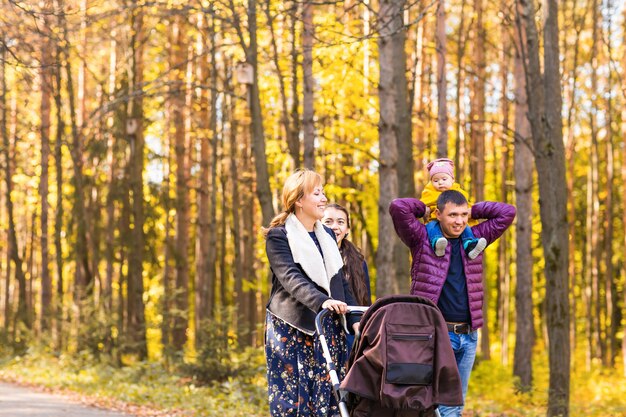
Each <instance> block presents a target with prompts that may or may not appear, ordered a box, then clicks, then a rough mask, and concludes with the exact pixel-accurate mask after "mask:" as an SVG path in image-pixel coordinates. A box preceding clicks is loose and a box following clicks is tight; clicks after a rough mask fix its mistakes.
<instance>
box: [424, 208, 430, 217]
mask: <svg viewBox="0 0 626 417" xmlns="http://www.w3.org/2000/svg"><path fill="white" fill-rule="evenodd" d="M424 218H425V219H429V218H430V208H429V207H426V211H425V212H424Z"/></svg>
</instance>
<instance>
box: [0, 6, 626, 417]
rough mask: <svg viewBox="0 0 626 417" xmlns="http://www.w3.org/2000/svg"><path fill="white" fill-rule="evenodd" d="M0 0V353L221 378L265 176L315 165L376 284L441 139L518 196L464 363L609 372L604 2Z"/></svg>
mask: <svg viewBox="0 0 626 417" xmlns="http://www.w3.org/2000/svg"><path fill="white" fill-rule="evenodd" d="M1 4H2V8H1V12H2V13H1V15H0V135H1V143H0V150H1V155H0V161H1V162H0V168H1V172H0V191H1V192H0V352H3V353H5V354H7V355H10V356H13V355H23V354H25V353H26V352H28V351H29V350H30V351H32V350H33V349H35V348H37V349H42V350H44V351H47V352H51V353H53V354H54V355H57V356H58V355H69V356H75V357H80V356H81V355H89V357H90V358H92V359H94V360H96V361H98V360H99V361H103V362H105V361H106V362H107V363H112V364H114V366H115V367H124V366H128V365H130V364H132V363H137V362H140V363H159V364H164V366H166V367H167V368H168V369H174V368H176V369H179V368H180V369H187V370H188V371H189V372H190V373H191V374H192V375H194V378H199V379H200V380H201V381H203V382H207V381H213V380H224V379H225V378H229V377H231V376H233V375H235V374H236V373H237V372H242V367H243V366H244V365H245V363H246V362H248V363H251V362H254V361H253V360H250V361H248V359H249V356H246V355H255V352H256V354H259V353H260V352H262V350H261V349H260V346H261V345H262V344H263V328H262V323H263V319H264V314H265V309H264V307H265V302H266V301H267V295H268V292H269V285H270V283H269V282H268V272H269V268H268V265H267V260H266V257H265V252H264V251H265V246H264V242H263V238H262V236H261V234H260V231H261V227H262V226H264V225H268V224H269V220H270V219H271V217H272V216H273V215H274V214H276V213H278V212H279V211H280V209H281V207H280V202H279V200H280V192H281V189H282V183H283V181H284V179H285V178H286V177H287V176H288V175H289V174H290V173H292V172H293V171H294V170H295V169H297V168H299V167H309V168H312V169H314V170H316V171H318V172H319V173H320V174H322V176H323V177H324V180H325V191H326V194H327V196H328V198H329V200H330V201H331V202H337V203H339V204H342V205H344V206H346V207H347V208H348V209H349V211H350V215H351V220H352V231H351V234H350V238H351V240H352V241H353V242H354V243H355V244H356V245H357V246H358V247H360V248H361V250H362V251H363V253H364V255H365V256H366V260H367V263H368V266H369V270H370V275H371V277H372V288H373V289H374V291H373V292H374V297H373V298H376V297H380V296H383V295H387V294H393V293H402V292H407V291H408V285H409V279H410V278H409V265H410V263H409V254H408V251H407V249H406V248H404V247H403V246H402V244H401V243H399V241H398V240H397V238H396V237H395V233H394V232H393V228H392V227H391V226H390V224H391V223H390V219H389V216H388V214H387V207H388V204H389V202H390V201H391V199H393V198H395V197H400V196H415V197H419V195H420V193H421V190H422V188H423V187H424V185H425V184H426V182H427V181H428V176H427V172H426V170H425V165H426V163H427V162H428V161H429V160H432V159H434V158H436V157H441V156H448V157H449V158H451V159H453V160H454V161H455V174H456V180H457V181H458V182H459V183H461V185H462V186H463V187H464V188H465V189H466V190H467V191H468V192H469V194H470V198H471V200H472V201H482V200H492V201H505V202H508V203H511V204H514V205H516V206H517V209H518V216H517V219H516V223H515V225H514V226H513V227H511V229H510V230H509V231H507V233H506V234H505V235H504V236H503V237H502V238H501V239H500V240H499V241H498V242H497V243H496V244H495V245H493V246H492V247H490V248H489V249H487V252H486V253H487V254H486V256H485V261H484V265H485V284H486V294H485V300H486V304H485V311H486V314H487V316H486V318H487V319H486V326H485V327H484V328H483V329H482V331H481V342H480V352H479V361H492V362H491V363H497V364H498V366H501V367H502V369H504V370H505V371H504V372H505V373H507V374H511V373H512V374H514V375H515V377H516V378H517V379H516V381H517V382H516V384H517V385H516V387H517V389H518V390H519V392H525V391H528V390H531V389H532V387H533V384H537V383H538V382H537V381H538V380H541V379H542V378H544V377H545V378H544V379H547V378H548V376H546V375H547V374H549V373H550V372H551V374H552V375H551V377H552V378H554V376H555V375H560V377H562V378H565V379H559V378H556V379H555V381H556V382H553V383H555V384H559V383H567V384H566V390H567V387H569V375H570V369H576V370H585V371H588V372H600V373H601V374H602V373H604V372H607V373H613V374H615V375H618V380H619V378H620V377H621V378H624V377H623V375H624V372H625V370H624V368H625V366H624V363H625V362H626V332H625V330H624V328H625V326H626V316H625V314H624V313H626V42H625V41H626V8H625V7H624V3H623V1H621V0H564V1H560V2H556V1H554V0H550V1H546V2H543V3H534V2H533V1H529V0H518V1H517V2H516V1H514V0H499V1H486V0H416V1H402V0H346V1H314V0H302V1H297V0H285V1H275V0H260V1H249V2H246V1H241V0H208V1H206V0H189V1H179V0H172V1H164V0H156V1H148V0H136V1H131V0H107V1H102V0H41V1H19V0H3V1H2V3H1ZM533 28H534V30H535V32H534V33H535V35H537V36H536V37H533V36H532V33H533V32H532V30H533ZM533 48H534V49H533ZM541 106H542V107H541ZM550 114H552V115H555V114H556V118H550V117H547V116H546V115H548V116H549V115H550ZM546 120H547V121H548V122H546ZM533 123H537V124H536V125H535V124H533ZM540 123H543V126H544V128H543V134H544V136H545V137H544V138H543V139H545V140H547V141H548V142H547V145H546V142H544V143H543V145H544V146H542V142H541V140H542V137H541V135H540V134H539V133H538V132H539V131H540V130H541V129H540V128H538V126H540ZM555 143H556V145H555ZM551 170H552V171H551ZM542 184H544V185H545V187H544V188H541V187H542ZM550 187H553V188H550ZM550 190H554V191H550ZM553 204H556V205H557V209H556V210H555V211H553V212H551V213H553V215H552V217H550V215H549V213H548V210H547V209H546V211H545V212H543V209H544V208H547V207H549V206H551V205H553ZM559 205H560V206H561V210H560V211H559ZM544 214H545V215H544ZM547 253H548V255H546V254H547ZM555 259H556V261H555ZM553 284H554V285H553ZM552 289H554V291H555V292H554V293H551V292H550V291H552ZM551 303H552V304H551ZM553 331H554V332H555V333H551V332H553ZM551 343H552V348H553V349H555V350H554V351H552V350H549V346H550V344H551ZM561 347H562V349H563V352H566V354H564V355H563V356H562V358H561V359H564V360H565V365H563V363H560V364H559V363H558V361H557V359H559V358H557V356H559V355H555V354H554V352H558V351H559V349H561ZM570 350H571V357H570ZM549 351H550V352H552V354H551V355H549V356H550V358H549V359H548V358H547V357H546V353H547V352H549ZM235 352H239V353H240V354H239V355H238V356H236V358H235V357H234V356H233V355H234V354H235ZM235 359H236V360H235ZM548 361H550V366H548ZM534 363H535V364H536V363H539V365H537V366H538V368H537V369H535V370H534V371H533V364H534ZM261 364H262V363H261ZM548 368H549V369H550V372H548ZM498 369H500V368H498ZM533 374H534V375H535V377H533ZM261 375H262V374H261ZM477 378H480V377H477ZM485 379H488V377H485ZM621 381H622V383H623V384H626V382H624V380H623V379H621ZM261 384H262V382H261ZM544 388H545V384H544ZM550 392H551V395H552V390H551V391H550ZM557 394H558V393H557ZM546 395H547V394H546ZM590 395H591V394H590ZM602 396H603V395H602V394H600V397H601V398H602ZM605 398H606V396H605ZM567 401H569V400H567ZM567 401H565V402H566V403H567ZM623 403H624V401H622V404H623ZM556 410H558V407H557V409H556ZM553 411H554V409H553ZM620 412H623V413H626V410H624V408H622V409H621V411H619V412H618V414H614V415H625V414H619V413H620ZM520 415H521V414H520ZM553 415H556V414H553ZM580 415H583V414H580ZM587 415H591V414H587Z"/></svg>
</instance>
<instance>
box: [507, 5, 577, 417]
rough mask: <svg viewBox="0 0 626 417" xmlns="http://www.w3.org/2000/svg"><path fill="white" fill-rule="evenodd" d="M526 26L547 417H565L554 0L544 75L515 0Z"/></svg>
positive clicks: (528, 17)
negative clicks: (540, 252) (541, 261)
mask: <svg viewBox="0 0 626 417" xmlns="http://www.w3.org/2000/svg"><path fill="white" fill-rule="evenodd" d="M518 1H519V2H520V4H521V6H522V13H523V14H522V18H523V19H524V21H525V24H526V49H525V52H526V53H527V56H528V67H527V71H526V92H527V97H528V110H529V113H528V114H529V120H530V125H531V129H532V135H533V143H534V149H535V165H536V167H537V173H538V178H539V201H540V216H541V224H542V234H541V240H542V246H543V252H544V258H545V276H546V301H545V303H546V315H547V323H548V344H549V348H548V351H549V368H550V382H549V390H548V417H556V416H561V417H567V416H568V415H569V389H570V344H569V333H568V331H569V302H568V301H569V300H568V296H569V295H568V294H569V286H568V284H569V282H568V276H567V267H568V257H569V253H568V250H569V248H568V245H567V241H568V236H567V232H568V228H567V206H566V202H567V187H566V181H565V152H564V148H563V132H562V126H561V123H562V122H561V108H562V99H561V85H560V69H559V42H558V40H559V36H558V30H559V24H558V5H557V2H556V0H547V3H546V10H545V20H544V26H543V28H544V36H543V41H544V42H543V44H544V54H543V62H544V66H545V67H544V71H543V74H542V72H541V67H540V59H539V33H538V31H537V26H536V23H535V13H536V10H535V7H534V4H533V2H531V1H528V0H518Z"/></svg>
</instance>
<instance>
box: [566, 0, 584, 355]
mask: <svg viewBox="0 0 626 417" xmlns="http://www.w3.org/2000/svg"><path fill="white" fill-rule="evenodd" d="M577 3H578V1H577V0H574V2H573V4H572V7H571V9H572V21H573V22H574V30H575V32H576V36H575V37H574V44H573V45H572V46H571V47H569V46H568V49H571V50H573V51H572V52H573V57H572V64H571V65H569V67H570V68H571V70H570V75H569V77H568V78H569V80H570V83H569V84H570V85H569V94H570V97H569V109H568V112H567V148H566V151H565V152H566V154H565V158H566V161H567V162H568V175H567V193H568V201H569V207H568V210H569V211H568V213H569V214H568V216H569V218H570V219H575V218H576V198H575V197H576V196H575V194H574V182H575V179H576V170H575V156H576V153H575V150H576V140H575V137H574V132H575V126H574V123H575V120H576V114H577V113H578V111H577V110H578V109H577V107H578V106H577V105H576V92H577V89H578V74H577V72H578V67H579V64H578V59H579V56H580V46H579V45H580V36H581V32H582V30H583V28H584V26H585V18H586V16H587V13H582V15H581V16H580V17H578V16H577V15H579V14H580V13H577V10H578V7H577ZM576 229H577V227H576V222H574V221H570V222H569V235H570V236H571V238H570V239H569V253H571V254H572V256H570V257H569V260H568V274H569V276H570V280H571V282H570V288H572V289H573V288H576V286H577V285H578V284H577V276H578V274H577V272H576V257H575V256H573V254H574V253H575V252H576V243H577V239H576V238H575V236H576ZM585 236H587V235H586V234H585ZM581 284H582V283H581ZM577 301H578V295H577V294H575V293H574V291H572V294H571V295H570V304H571V305H570V343H571V348H572V351H575V349H576V339H577V338H576V334H577V331H576V310H577Z"/></svg>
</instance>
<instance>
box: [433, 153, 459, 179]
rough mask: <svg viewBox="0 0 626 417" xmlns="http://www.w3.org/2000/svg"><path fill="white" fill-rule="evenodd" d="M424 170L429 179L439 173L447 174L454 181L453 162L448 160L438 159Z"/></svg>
mask: <svg viewBox="0 0 626 417" xmlns="http://www.w3.org/2000/svg"><path fill="white" fill-rule="evenodd" d="M426 169H427V170H428V173H429V175H430V178H432V177H433V175H435V174H439V173H441V172H443V173H445V174H448V175H449V176H451V177H452V178H453V179H454V161H452V160H451V159H448V158H439V159H435V160H434V161H432V162H430V163H429V164H428V165H426Z"/></svg>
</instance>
